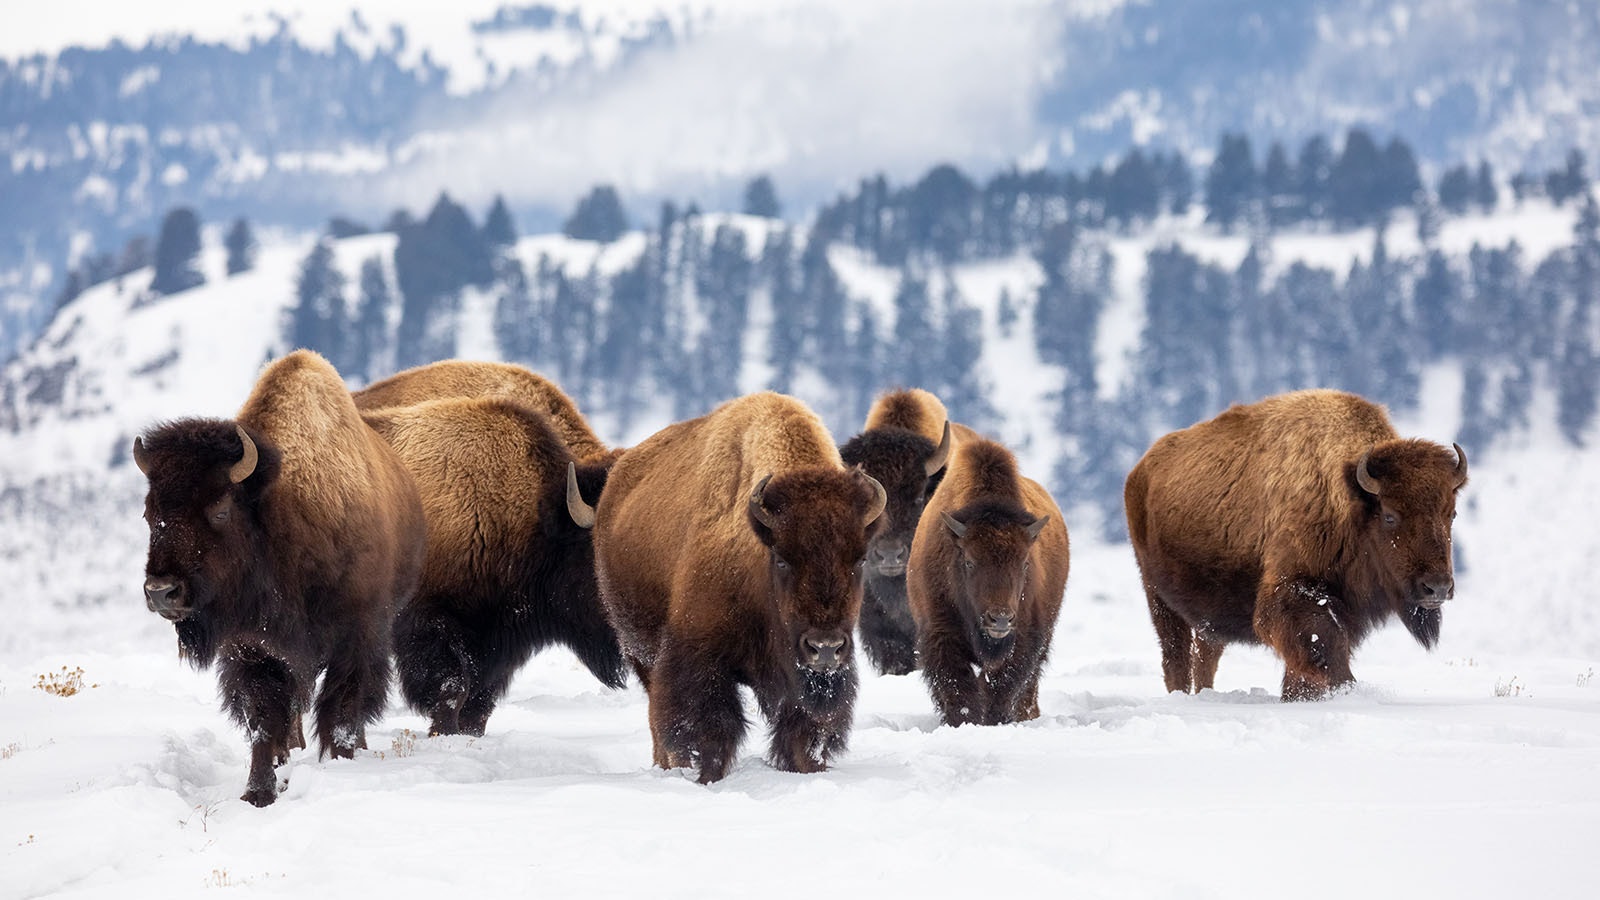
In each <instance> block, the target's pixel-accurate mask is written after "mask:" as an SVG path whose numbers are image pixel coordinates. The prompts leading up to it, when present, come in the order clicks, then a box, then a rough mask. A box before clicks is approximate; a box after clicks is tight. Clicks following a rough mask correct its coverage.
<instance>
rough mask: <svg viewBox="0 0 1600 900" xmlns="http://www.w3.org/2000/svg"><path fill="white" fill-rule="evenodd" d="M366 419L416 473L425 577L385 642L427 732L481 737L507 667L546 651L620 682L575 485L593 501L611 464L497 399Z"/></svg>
mask: <svg viewBox="0 0 1600 900" xmlns="http://www.w3.org/2000/svg"><path fill="white" fill-rule="evenodd" d="M365 415H366V420H367V422H368V423H369V424H371V425H372V427H373V428H374V429H375V430H376V431H377V432H378V433H379V434H381V435H383V437H384V439H385V440H387V441H388V442H389V444H390V445H391V446H392V447H393V448H394V450H395V452H396V453H397V454H398V455H399V457H400V460H401V461H402V462H403V463H404V464H405V465H406V467H407V468H408V469H409V470H410V471H411V473H412V475H413V476H415V479H416V483H417V487H418V489H419V490H420V491H421V494H422V506H423V510H424V512H425V513H426V515H427V521H428V551H427V558H426V560H425V562H424V565H423V569H422V581H421V584H420V585H419V587H418V589H417V595H416V599H415V600H414V601H412V602H411V603H409V604H407V605H406V606H405V607H403V608H402V609H401V610H400V613H399V615H398V616H397V617H396V619H395V624H394V647H395V658H396V661H397V663H398V665H399V670H400V687H401V690H402V692H403V694H404V695H405V698H406V702H408V703H409V704H410V705H411V706H412V708H414V709H416V710H417V711H418V712H420V713H423V714H424V715H427V716H429V717H430V718H431V720H432V721H431V724H430V726H429V730H430V733H432V734H455V733H458V732H463V733H466V734H472V735H481V734H483V732H484V728H485V727H486V724H487V722H488V719H489V715H490V713H491V712H493V710H494V706H495V703H496V702H497V701H498V700H499V699H500V697H501V696H502V695H504V693H505V691H506V688H507V687H508V686H509V685H510V683H511V677H512V676H513V675H514V674H515V673H516V671H517V669H519V668H521V667H522V665H523V664H524V663H526V662H527V661H528V658H529V657H530V656H532V655H533V653H534V652H535V651H536V650H539V649H542V648H543V647H545V646H548V645H550V644H552V643H557V644H563V645H565V646H566V647H568V648H569V649H571V650H572V651H573V652H574V653H576V654H577V656H578V658H579V659H580V660H581V661H582V662H583V663H584V665H585V666H587V667H588V669H589V671H590V672H592V673H593V674H594V676H595V677H596V678H598V679H599V680H600V682H601V683H602V684H605V685H607V686H608V687H621V686H622V685H623V683H624V681H625V679H626V675H625V673H624V670H623V666H622V652H621V650H620V649H619V648H618V646H617V637H616V633H615V632H614V631H612V629H611V626H610V624H609V623H608V622H607V621H606V618H605V613H604V611H603V610H602V609H601V608H600V600H599V596H598V589H597V587H596V584H595V578H594V551H593V543H592V541H591V540H590V531H589V527H590V526H592V525H593V522H594V519H593V508H592V507H591V506H590V505H589V503H588V501H586V500H585V499H584V498H583V496H582V493H581V489H580V484H581V485H582V486H583V487H586V488H587V489H588V491H589V494H590V498H591V499H595V500H597V499H598V498H599V495H600V491H601V489H602V487H603V485H604V483H605V478H606V467H607V465H608V464H609V462H610V459H609V457H601V458H600V461H599V462H582V463H579V461H578V460H577V459H575V458H574V456H573V454H572V453H571V452H570V451H569V450H568V449H567V446H566V444H565V443H564V442H563V441H562V438H561V436H560V435H559V434H557V432H556V429H555V427H554V423H552V422H551V421H550V420H549V419H547V417H545V416H543V415H541V414H539V413H538V412H535V411H533V410H531V409H529V408H527V407H526V406H523V405H522V404H521V403H518V402H514V401H511V400H506V399H503V398H479V399H446V400H433V401H429V402H425V403H418V404H415V405H412V406H404V407H391V408H386V409H380V410H374V411H371V412H368V413H366V414H365Z"/></svg>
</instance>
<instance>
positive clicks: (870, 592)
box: [839, 388, 950, 675]
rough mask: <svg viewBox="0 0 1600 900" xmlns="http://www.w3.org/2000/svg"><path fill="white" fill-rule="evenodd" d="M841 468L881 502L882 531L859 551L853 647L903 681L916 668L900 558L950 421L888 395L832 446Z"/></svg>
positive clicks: (935, 475)
mask: <svg viewBox="0 0 1600 900" xmlns="http://www.w3.org/2000/svg"><path fill="white" fill-rule="evenodd" d="M839 455H840V457H841V458H843V460H844V462H845V465H852V466H860V467H861V470H862V471H864V472H866V473H867V474H868V475H871V476H872V477H873V478H875V479H877V480H878V482H879V483H880V484H882V485H883V487H884V490H885V491H886V492H887V493H888V496H889V505H888V506H886V507H885V508H884V511H883V519H884V525H883V528H882V530H881V531H879V532H878V536H877V537H875V538H873V540H872V544H871V546H869V547H868V548H867V583H866V593H865V595H864V597H863V599H862V603H861V646H862V648H863V649H865V650H866V651H867V657H868V658H869V659H871V660H872V664H873V665H874V666H875V667H877V669H878V671H879V672H881V673H883V674H885V675H905V674H907V673H910V672H913V671H915V670H916V668H917V634H916V625H915V623H913V622H912V621H911V610H910V608H909V607H907V606H906V560H907V558H908V556H909V554H910V552H911V536H912V535H913V534H914V533H915V531H916V528H917V522H918V521H919V520H920V519H921V517H922V508H923V506H924V505H926V504H927V502H928V497H929V495H931V494H932V493H933V490H934V488H935V487H937V486H938V484H939V479H940V478H942V477H943V475H944V466H945V461H946V460H947V459H949V456H950V422H949V421H948V420H947V418H946V415H945V409H944V404H943V403H940V402H939V398H938V397H935V396H934V395H933V394H930V393H928V392H927V391H924V390H920V389H915V388H914V389H911V390H898V391H890V392H889V393H887V394H884V395H883V396H881V397H879V398H878V399H877V401H876V402H874V403H873V404H872V409H871V410H870V411H869V412H868V413H867V426H866V430H864V431H862V432H861V433H860V434H858V435H856V436H855V437H853V438H851V439H850V440H849V441H848V442H847V443H846V444H845V445H844V446H843V447H840V448H839Z"/></svg>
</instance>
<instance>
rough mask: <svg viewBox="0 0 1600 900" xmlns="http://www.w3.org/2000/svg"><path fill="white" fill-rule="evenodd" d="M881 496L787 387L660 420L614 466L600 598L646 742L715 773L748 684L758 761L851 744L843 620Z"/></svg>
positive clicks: (854, 608)
mask: <svg viewBox="0 0 1600 900" xmlns="http://www.w3.org/2000/svg"><path fill="white" fill-rule="evenodd" d="M886 500H887V498H886V497H885V495H884V490H883V487H882V486H881V485H879V484H878V483H877V482H876V481H874V480H873V479H872V478H871V477H869V476H867V475H865V474H864V473H861V472H859V471H854V472H853V471H850V470H848V469H846V468H845V467H844V465H843V463H842V462H841V461H840V459H839V451H838V448H837V447H836V446H835V445H834V443H833V438H832V437H831V436H830V435H829V434H828V431H827V429H826V428H825V427H823V425H822V422H821V421H820V420H819V419H818V418H817V416H816V415H815V414H814V413H812V412H811V411H810V410H809V409H807V408H806V407H805V406H804V405H803V404H801V403H800V402H799V401H797V400H794V399H793V398H790V397H785V396H782V395H779V394H773V393H761V394H754V395H751V396H748V397H743V398H740V399H737V400H732V401H729V402H728V403H726V404H724V405H722V406H721V407H718V408H717V409H716V410H714V411H712V412H711V413H710V414H708V415H705V416H702V417H701V418H698V419H693V420H690V421H687V422H680V423H678V424H676V425H671V426H669V427H667V428H664V429H662V430H661V431H659V432H657V433H656V434H655V435H653V436H652V437H650V438H648V439H646V440H645V441H644V442H643V443H641V444H639V445H638V446H635V447H633V448H632V449H630V450H628V452H627V453H626V454H624V455H623V457H622V458H621V459H620V460H618V462H617V464H616V467H615V468H613V469H612V471H611V477H610V479H609V480H608V482H607V484H606V489H605V492H604V493H603V494H601V497H600V505H599V509H598V510H597V523H596V525H595V549H596V560H597V563H598V568H599V575H600V589H601V597H602V599H603V601H604V603H605V606H606V611H607V613H608V614H609V615H610V617H611V621H612V623H613V624H614V625H615V626H616V628H617V634H618V636H619V637H620V638H621V640H622V647H623V652H624V654H625V655H626V656H627V657H628V660H629V661H630V662H631V663H632V665H633V667H634V670H635V672H636V673H637V674H638V675H639V678H640V680H641V681H642V682H643V684H644V686H645V690H646V691H647V692H648V695H649V702H650V733H651V737H652V739H653V743H654V757H655V762H656V764H657V765H659V766H662V767H663V768H675V767H679V766H689V765H694V766H697V767H698V768H699V776H700V781H701V782H702V783H709V782H712V781H716V780H718V779H720V778H722V777H723V776H724V775H726V774H727V771H728V767H729V766H730V765H731V764H732V762H733V758H734V752H735V751H736V750H737V748H738V745H739V741H740V739H741V738H742V737H743V735H744V731H745V727H746V722H745V717H744V712H743V709H742V707H741V703H740V697H739V685H741V684H745V685H749V686H750V687H751V688H752V689H753V690H754V692H755V696H756V700H757V702H758V703H759V705H760V707H761V711H762V713H763V715H765V717H766V719H767V721H768V722H769V723H770V725H771V729H772V746H771V753H770V759H771V761H772V764H773V765H774V766H776V767H778V768H780V769H784V770H787V771H796V772H814V771H818V770H821V769H823V768H825V767H826V765H827V762H828V760H829V759H830V758H831V757H832V756H833V755H835V754H837V753H838V752H840V751H842V750H843V749H844V746H845V742H846V738H847V736H848V733H849V727H850V721H851V710H852V706H853V704H854V700H855V693H856V684H857V676H856V669H855V665H854V661H853V660H854V653H853V652H852V645H851V632H852V631H853V629H854V628H855V625H856V619H857V617H858V616H859V614H860V610H861V589H862V588H861V582H862V577H863V569H864V568H865V564H866V555H867V545H868V543H869V542H870V541H871V539H872V537H873V535H874V531H875V528H876V525H877V522H878V520H879V518H880V514H881V513H882V512H883V508H884V504H885V502H886Z"/></svg>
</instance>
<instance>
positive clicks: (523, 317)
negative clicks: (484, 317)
mask: <svg viewBox="0 0 1600 900" xmlns="http://www.w3.org/2000/svg"><path fill="white" fill-rule="evenodd" d="M500 279H501V285H502V288H501V291H500V296H499V297H498V298H496V299H495V304H494V335H495V343H497V344H498V345H499V347H500V355H501V357H502V358H503V359H506V360H509V361H512V362H520V363H524V364H528V365H531V364H532V363H533V362H534V361H535V360H537V359H538V358H539V356H540V354H541V353H542V352H543V350H544V347H543V346H542V341H541V340H540V339H541V337H543V335H542V334H541V330H542V329H541V327H540V326H541V324H542V323H541V321H540V316H539V310H538V306H537V304H536V303H535V301H534V297H533V291H532V289H531V287H530V286H529V284H528V277H527V272H526V271H525V270H524V269H523V268H522V263H521V262H520V261H519V260H517V259H515V258H512V259H508V260H506V262H505V264H504V265H503V266H502V268H501V276H500Z"/></svg>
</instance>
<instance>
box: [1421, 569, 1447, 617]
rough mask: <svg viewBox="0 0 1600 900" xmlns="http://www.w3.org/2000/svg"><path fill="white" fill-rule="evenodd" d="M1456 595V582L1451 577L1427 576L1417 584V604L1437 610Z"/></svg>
mask: <svg viewBox="0 0 1600 900" xmlns="http://www.w3.org/2000/svg"><path fill="white" fill-rule="evenodd" d="M1455 595H1456V581H1455V579H1454V578H1451V577H1450V576H1449V575H1425V576H1423V578H1422V580H1421V581H1419V582H1418V583H1417V602H1418V603H1419V604H1421V605H1422V606H1426V607H1429V608H1430V609H1431V608H1437V607H1438V606H1439V605H1441V604H1443V603H1444V602H1445V601H1446V600H1449V599H1450V598H1451V597H1454V596H1455Z"/></svg>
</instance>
